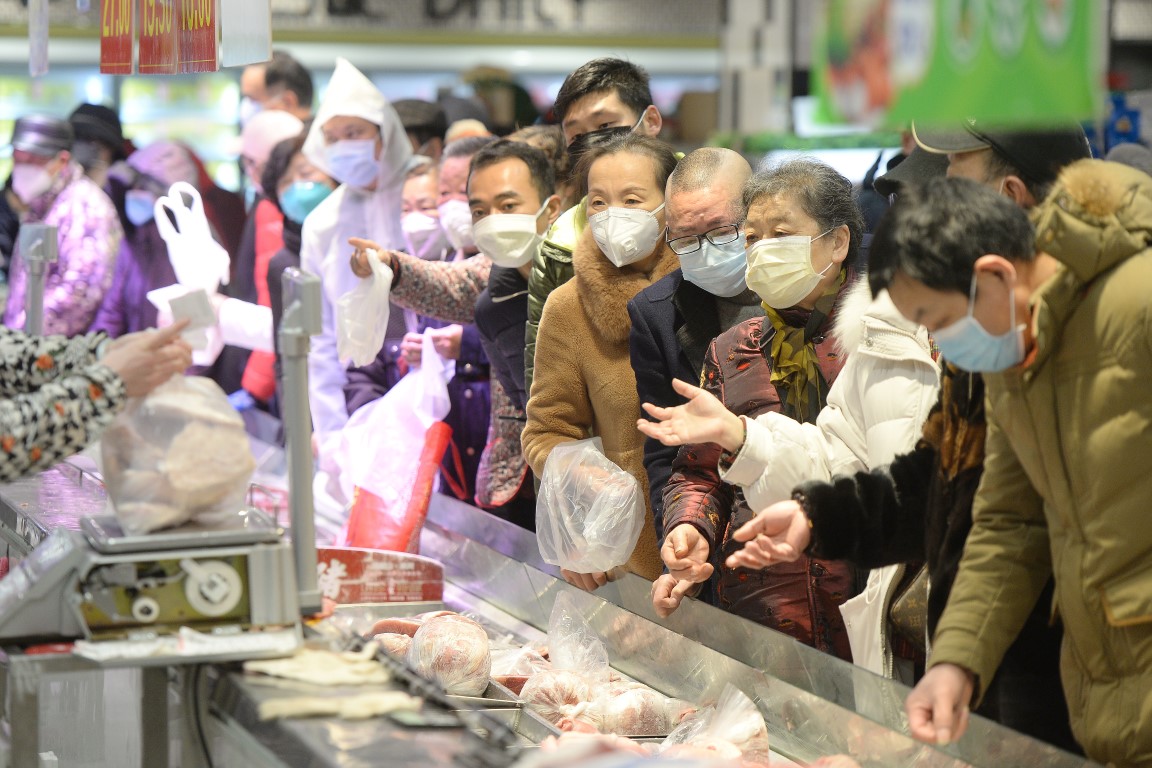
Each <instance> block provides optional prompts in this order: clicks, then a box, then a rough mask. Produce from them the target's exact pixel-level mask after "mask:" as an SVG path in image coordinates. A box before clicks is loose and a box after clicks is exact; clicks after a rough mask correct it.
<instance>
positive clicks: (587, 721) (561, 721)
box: [520, 669, 599, 732]
mask: <svg viewBox="0 0 1152 768" xmlns="http://www.w3.org/2000/svg"><path fill="white" fill-rule="evenodd" d="M595 697H596V687H595V686H594V685H593V684H592V682H591V681H590V680H589V679H588V678H587V677H585V676H584V675H582V674H580V673H578V672H574V671H572V670H568V669H547V670H543V671H540V672H537V673H536V674H534V675H532V676H531V677H529V678H528V680H527V681H526V682H525V683H524V688H523V690H521V692H520V700H521V701H523V702H524V705H525V706H527V707H530V708H531V709H532V710H534V711H535V712H536V713H537V714H539V715H540V716H541V717H543V718H544V719H545V720H547V721H548V722H550V723H552V724H553V725H555V726H556V727H557V728H559V729H560V730H562V731H571V730H584V731H589V730H591V731H593V732H594V731H597V730H599V728H598V725H599V716H598V715H597V714H596V712H595V709H594V707H593V706H592V701H593V699H594V698H595ZM581 724H583V725H586V726H588V728H581V727H580V725H581Z"/></svg>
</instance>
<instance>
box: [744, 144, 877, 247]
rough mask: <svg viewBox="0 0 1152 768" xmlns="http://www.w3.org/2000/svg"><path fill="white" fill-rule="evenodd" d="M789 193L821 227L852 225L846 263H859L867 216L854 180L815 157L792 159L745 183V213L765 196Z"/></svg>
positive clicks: (752, 177) (755, 175)
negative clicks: (856, 197)
mask: <svg viewBox="0 0 1152 768" xmlns="http://www.w3.org/2000/svg"><path fill="white" fill-rule="evenodd" d="M779 194H789V195H792V196H793V197H794V198H796V201H797V202H798V203H799V204H800V207H801V208H803V209H804V213H806V214H807V215H808V216H810V217H812V218H813V219H815V220H816V223H818V224H819V225H820V229H821V231H824V230H828V229H831V228H832V227H838V226H840V225H841V224H846V225H847V226H848V232H849V235H850V238H849V241H848V255H847V257H846V258H845V259H844V263H845V264H846V265H847V264H853V265H855V264H856V263H857V258H858V255H859V253H860V240H861V238H863V237H864V217H863V216H861V215H860V209H859V208H857V207H856V201H855V200H854V199H853V195H852V182H850V181H848V179H846V178H844V177H843V176H842V175H840V174H839V173H837V172H836V169H834V168H833V167H832V166H830V165H827V164H825V163H822V162H820V161H819V160H816V159H814V158H811V157H800V158H797V159H795V160H788V161H785V162H783V163H780V164H779V165H776V166H773V167H772V168H768V169H765V170H760V171H757V172H756V173H754V174H752V176H751V178H749V179H748V182H747V183H746V184H745V185H744V216H745V217H747V215H748V209H749V208H750V207H751V206H752V205H753V204H754V203H755V202H757V201H758V200H760V199H761V198H763V197H768V196H773V195H779Z"/></svg>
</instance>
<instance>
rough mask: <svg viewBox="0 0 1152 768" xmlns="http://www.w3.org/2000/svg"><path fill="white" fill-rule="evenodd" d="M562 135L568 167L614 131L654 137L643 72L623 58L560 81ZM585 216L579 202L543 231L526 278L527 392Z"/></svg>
mask: <svg viewBox="0 0 1152 768" xmlns="http://www.w3.org/2000/svg"><path fill="white" fill-rule="evenodd" d="M552 111H553V112H554V113H555V115H556V119H557V120H559V121H560V127H561V128H562V129H563V131H564V143H565V144H566V145H567V146H568V155H569V157H570V158H571V167H572V169H573V170H575V169H576V167H577V164H578V163H579V160H580V156H581V155H582V154H583V153H584V152H585V151H586V150H587V149H588V148H589V147H592V146H595V145H596V144H598V143H601V142H603V141H604V140H605V139H609V138H611V137H612V136H615V135H616V134H619V133H627V132H628V131H636V132H637V133H642V134H644V135H645V136H657V135H659V133H660V127H661V126H662V125H663V118H661V117H660V110H659V109H657V108H656V105H655V104H653V103H652V92H651V90H650V89H649V87H648V73H647V72H645V71H644V70H643V69H642V68H640V67H638V66H636V65H635V64H633V63H631V62H628V61H624V60H623V59H612V58H603V59H593V60H592V61H590V62H588V63H587V64H584V65H582V66H580V67H579V68H578V69H576V70H575V71H574V72H572V74H570V75H568V77H567V78H565V79H564V84H563V85H561V86H560V91H559V92H558V93H557V94H556V103H555V105H554V106H553V107H552ZM587 224H588V215H587V213H586V212H585V210H584V200H581V201H580V202H579V203H578V204H577V205H575V206H573V207H572V208H569V209H568V210H567V211H565V212H564V213H563V214H561V215H560V218H559V219H557V220H556V222H555V223H554V224H553V225H552V227H551V228H550V229H549V230H548V233H547V235H545V237H544V243H543V244H542V245H541V246H540V252H539V253H538V254H537V256H536V258H535V259H534V260H533V262H532V272H531V274H530V275H529V276H528V323H527V324H526V325H525V327H524V385H525V387H526V391H527V392H528V394H529V395H531V393H532V370H533V367H534V365H533V364H534V361H535V357H536V332H537V330H538V329H539V327H540V316H541V315H543V314H544V302H545V301H547V300H548V295H549V294H550V293H552V291H554V290H556V289H557V288H559V287H560V286H561V285H563V284H564V283H566V282H568V281H569V280H571V279H572V250H573V249H574V248H575V247H576V241H577V240H578V239H579V237H580V233H582V232H583V231H584V227H585V226H587Z"/></svg>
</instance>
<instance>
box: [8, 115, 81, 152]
mask: <svg viewBox="0 0 1152 768" xmlns="http://www.w3.org/2000/svg"><path fill="white" fill-rule="evenodd" d="M73 139H74V135H73V133H72V126H71V125H70V124H69V123H68V121H67V120H63V119H61V118H59V117H51V116H49V115H24V116H23V117H21V118H19V119H17V120H16V124H15V125H14V126H13V127H12V148H13V149H18V150H22V151H24V152H31V153H33V154H35V155H43V156H44V157H51V156H53V155H55V154H56V153H57V152H62V151H64V150H66V149H67V150H71V149H72V141H73Z"/></svg>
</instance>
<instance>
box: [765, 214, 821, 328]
mask: <svg viewBox="0 0 1152 768" xmlns="http://www.w3.org/2000/svg"><path fill="white" fill-rule="evenodd" d="M833 229H835V227H833ZM831 231H832V230H831V229H829V230H828V232H831ZM828 232H822V233H820V234H819V235H817V236H816V237H809V236H808V235H792V236H790V237H772V238H767V239H764V240H760V241H758V242H756V243H753V245H752V247H751V248H750V249H749V250H748V272H747V276H746V280H747V281H748V287H749V288H751V289H752V290H754V291H756V293H757V295H758V296H760V298H761V299H763V300H764V303H765V304H767V305H768V306H770V307H772V308H773V309H788V307H794V306H796V304H798V303H799V302H801V301H802V300H803V299H804V297H805V296H807V295H808V294H810V293H812V291H813V290H815V289H816V286H817V285H819V284H820V278H822V277H824V275H825V273H827V272H828V270H829V269H831V268H832V264H833V263H835V262H829V263H828V266H826V267H824V269H822V270H820V271H819V272H817V271H816V270H815V269H813V268H812V243H813V242H815V241H816V240H819V239H820V238H821V237H824V235H826V234H828Z"/></svg>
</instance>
